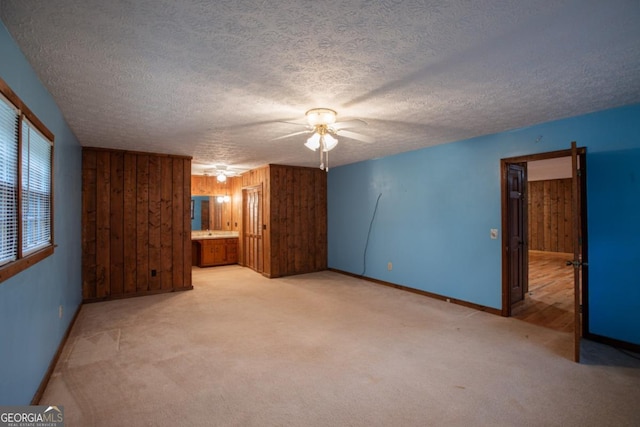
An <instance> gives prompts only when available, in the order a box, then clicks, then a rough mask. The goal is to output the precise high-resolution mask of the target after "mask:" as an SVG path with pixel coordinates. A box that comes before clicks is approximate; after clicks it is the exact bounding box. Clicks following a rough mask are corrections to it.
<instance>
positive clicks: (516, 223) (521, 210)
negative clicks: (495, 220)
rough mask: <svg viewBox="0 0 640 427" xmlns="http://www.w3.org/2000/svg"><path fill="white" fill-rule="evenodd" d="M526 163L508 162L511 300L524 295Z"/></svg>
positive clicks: (525, 271) (525, 283)
mask: <svg viewBox="0 0 640 427" xmlns="http://www.w3.org/2000/svg"><path fill="white" fill-rule="evenodd" d="M526 185H527V164H526V163H511V164H509V165H508V166H507V193H508V205H507V216H508V218H507V223H508V230H507V235H508V236H509V243H508V247H507V251H508V261H507V262H508V269H509V288H510V294H511V298H510V303H511V304H515V303H516V302H519V301H522V300H523V299H524V294H525V292H526V291H527V281H528V277H529V273H528V268H527V267H528V265H529V262H528V260H527V259H528V255H527V244H526V242H527V236H526V233H527V204H526V200H527V199H526Z"/></svg>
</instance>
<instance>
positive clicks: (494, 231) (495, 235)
mask: <svg viewBox="0 0 640 427" xmlns="http://www.w3.org/2000/svg"><path fill="white" fill-rule="evenodd" d="M497 238H498V229H497V228H492V229H491V240H496V239H497Z"/></svg>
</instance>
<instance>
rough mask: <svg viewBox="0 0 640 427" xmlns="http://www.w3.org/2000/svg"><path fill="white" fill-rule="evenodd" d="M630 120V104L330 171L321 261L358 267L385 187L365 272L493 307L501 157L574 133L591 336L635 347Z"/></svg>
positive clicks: (558, 145)
mask: <svg viewBox="0 0 640 427" xmlns="http://www.w3.org/2000/svg"><path fill="white" fill-rule="evenodd" d="M639 124H640V105H635V106H629V107H624V108H617V109H613V110H607V111H601V112H597V113H593V114H588V115H584V116H580V117H573V118H569V119H563V120H559V121H554V122H548V123H543V124H540V125H536V126H532V127H528V128H524V129H519V130H514V131H510V132H505V133H500V134H496V135H488V136H482V137H478V138H473V139H469V140H464V141H458V142H453V143H449V144H444V145H439V146H436V147H431V148H425V149H422V150H417V151H413V152H409V153H403V154H398V155H395V156H390V157H385V158H381V159H376V160H370V161H366V162H361V163H356V164H351V165H346V166H342V167H336V168H334V169H332V170H331V171H330V172H329V176H328V215H329V219H328V223H329V236H328V237H329V267H330V268H335V269H339V270H343V271H347V272H351V273H355V274H362V273H363V271H364V268H365V260H364V251H365V244H366V240H367V234H368V230H369V224H370V222H371V218H372V216H373V212H374V207H375V204H376V199H377V197H378V195H380V194H382V196H380V200H379V205H378V209H377V212H376V215H375V218H374V221H373V224H372V227H371V233H370V236H369V245H368V248H367V254H366V271H364V274H365V276H368V277H371V278H375V279H380V280H384V281H388V282H392V283H396V284H401V285H404V286H409V287H412V288H416V289H420V290H424V291H428V292H433V293H436V294H440V295H443V296H447V297H451V298H456V299H461V300H464V301H468V302H472V303H476V304H480V305H484V306H488V307H493V308H496V309H500V308H501V303H502V302H501V292H502V285H501V280H502V279H501V268H502V267H501V265H502V264H501V262H502V261H501V242H502V240H501V238H502V237H501V236H500V238H499V239H498V240H491V239H490V234H489V233H490V229H491V228H497V229H500V227H501V212H500V209H501V208H500V159H502V158H508V157H514V156H519V155H527V154H534V153H541V152H547V151H555V150H563V149H568V148H570V143H571V141H574V140H575V141H577V143H578V146H582V147H586V148H587V167H588V174H587V201H588V206H587V213H588V233H589V234H588V236H589V265H590V276H589V294H588V298H589V308H590V332H591V333H594V334H597V335H601V336H605V337H610V338H614V339H617V340H622V341H626V342H630V343H634V344H640V213H639V212H640V125H639ZM539 136H542V139H540V140H539V142H536V140H537V139H538V137H539ZM500 233H502V230H500ZM388 262H392V263H393V269H392V270H391V271H388V270H387V263H388Z"/></svg>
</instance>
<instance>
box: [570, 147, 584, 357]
mask: <svg viewBox="0 0 640 427" xmlns="http://www.w3.org/2000/svg"><path fill="white" fill-rule="evenodd" d="M584 163H585V159H584V154H581V155H580V156H579V155H578V148H577V147H576V143H575V141H574V142H572V143H571V216H572V219H573V227H572V229H573V230H572V235H573V260H571V261H567V266H572V267H573V295H574V337H573V344H574V346H573V360H574V361H575V362H580V339H581V338H582V291H583V289H582V279H583V268H586V266H587V265H588V264H587V262H586V259H585V257H586V238H585V237H584V236H583V234H584V233H583V231H584V227H583V224H584V223H585V222H586V221H584V216H583V215H584V214H586V212H582V210H583V206H584V203H583V202H584V194H585V192H584V188H585V180H584V177H585V174H584V173H583V170H584ZM583 254H584V256H583Z"/></svg>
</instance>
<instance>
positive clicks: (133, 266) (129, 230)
mask: <svg viewBox="0 0 640 427" xmlns="http://www.w3.org/2000/svg"><path fill="white" fill-rule="evenodd" d="M123 187H124V196H123V199H124V200H123V213H124V231H123V233H124V240H125V244H124V248H123V251H124V257H123V258H124V293H125V294H135V292H136V280H137V277H136V272H137V266H138V263H137V255H136V250H137V231H136V226H137V223H136V206H137V200H136V194H137V190H136V189H137V184H136V156H135V154H131V153H124V183H123Z"/></svg>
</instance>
